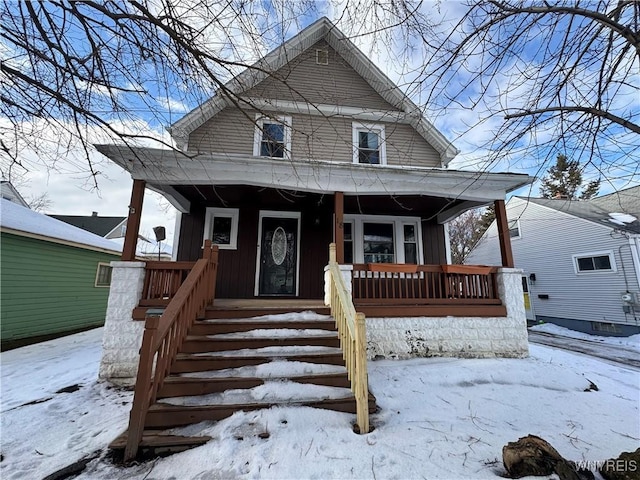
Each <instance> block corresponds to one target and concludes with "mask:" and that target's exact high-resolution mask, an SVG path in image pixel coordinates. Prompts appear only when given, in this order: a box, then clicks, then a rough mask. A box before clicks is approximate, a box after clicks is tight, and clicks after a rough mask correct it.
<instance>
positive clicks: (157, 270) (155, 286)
mask: <svg viewBox="0 0 640 480" xmlns="http://www.w3.org/2000/svg"><path fill="white" fill-rule="evenodd" d="M195 264H196V262H155V261H154V262H147V264H146V266H145V276H144V285H143V287H142V296H141V297H140V303H139V305H140V306H142V307H154V306H164V305H168V304H169V301H170V300H171V299H172V298H173V297H174V296H175V295H176V293H177V292H178V289H179V288H180V285H182V283H183V282H184V281H185V280H186V278H187V276H188V275H189V272H190V271H191V269H192V268H193V266H194V265H195Z"/></svg>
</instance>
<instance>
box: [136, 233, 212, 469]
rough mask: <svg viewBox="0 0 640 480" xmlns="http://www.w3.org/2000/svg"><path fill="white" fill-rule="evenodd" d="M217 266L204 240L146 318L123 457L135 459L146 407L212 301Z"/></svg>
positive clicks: (152, 399)
mask: <svg viewBox="0 0 640 480" xmlns="http://www.w3.org/2000/svg"><path fill="white" fill-rule="evenodd" d="M217 269H218V246H217V245H213V246H212V244H211V241H210V240H206V241H205V245H204V250H203V253H202V258H201V259H200V260H198V261H197V262H196V263H195V265H194V267H193V269H192V270H191V272H190V273H189V275H188V276H187V278H186V280H185V281H184V283H182V285H181V286H180V288H179V289H178V291H177V292H176V294H175V296H174V297H173V298H172V299H171V301H170V303H169V304H168V305H167V308H166V309H165V311H164V313H163V314H162V315H161V316H149V317H147V319H146V323H145V330H144V335H143V337H142V346H141V348H140V362H139V364H138V374H137V377H136V385H135V390H134V395H133V405H132V407H131V413H130V417H129V428H128V433H127V444H126V447H125V451H124V460H125V461H129V460H132V459H133V458H135V456H136V454H137V453H138V447H139V445H140V441H141V440H142V434H143V431H144V425H145V419H146V416H147V412H148V410H149V406H150V405H151V404H153V403H154V402H155V401H156V397H157V393H158V390H159V389H160V387H161V386H162V384H163V382H164V380H165V378H166V376H167V375H168V374H169V371H170V368H171V364H172V363H173V362H174V360H175V358H176V355H177V353H178V350H179V348H180V346H181V345H182V343H183V341H184V339H185V338H186V336H187V332H188V330H189V328H190V327H191V326H192V325H193V323H194V322H195V320H196V317H198V316H202V315H203V314H204V311H205V307H206V306H207V305H208V304H211V303H213V299H214V295H215V288H216V275H217Z"/></svg>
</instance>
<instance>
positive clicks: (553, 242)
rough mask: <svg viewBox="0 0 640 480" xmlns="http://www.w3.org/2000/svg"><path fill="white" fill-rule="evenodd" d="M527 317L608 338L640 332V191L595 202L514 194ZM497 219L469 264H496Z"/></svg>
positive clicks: (511, 210) (512, 220)
mask: <svg viewBox="0 0 640 480" xmlns="http://www.w3.org/2000/svg"><path fill="white" fill-rule="evenodd" d="M506 210H507V218H508V220H509V228H510V233H511V244H512V248H513V256H514V261H515V265H516V267H517V268H521V269H523V270H524V272H525V276H524V277H523V282H524V286H525V292H526V288H527V287H528V290H529V294H528V296H529V298H527V293H525V304H527V307H528V308H527V318H528V319H529V320H535V321H541V322H551V323H555V324H557V325H561V326H564V327H567V328H571V329H573V330H578V331H582V332H587V333H597V334H603V335H633V334H636V333H640V221H639V218H640V186H636V187H632V188H628V189H626V190H622V191H619V192H616V193H612V194H609V195H604V196H601V197H597V198H594V199H591V200H566V199H546V198H524V197H512V198H511V199H510V200H509V201H508V202H507V205H506ZM497 245H498V239H497V231H496V223H495V221H494V222H493V224H491V226H490V227H489V228H488V229H487V231H486V232H485V234H484V235H483V237H482V238H481V239H480V241H479V242H478V244H477V245H476V247H475V248H474V250H473V251H472V252H471V254H470V255H469V257H468V258H467V259H466V263H469V264H497V263H498V262H499V261H500V252H499V250H498V249H497Z"/></svg>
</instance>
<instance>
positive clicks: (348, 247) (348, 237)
mask: <svg viewBox="0 0 640 480" xmlns="http://www.w3.org/2000/svg"><path fill="white" fill-rule="evenodd" d="M342 228H343V231H344V263H353V223H352V222H344V223H343V224H342Z"/></svg>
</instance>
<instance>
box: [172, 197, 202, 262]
mask: <svg viewBox="0 0 640 480" xmlns="http://www.w3.org/2000/svg"><path fill="white" fill-rule="evenodd" d="M204 212H205V210H204V207H201V206H198V205H196V206H194V207H192V209H191V213H183V214H182V219H181V220H180V240H179V244H178V255H177V260H178V261H179V262H182V261H188V262H192V261H195V260H197V259H198V258H200V257H201V256H202V255H201V252H202V250H201V249H202V241H203V235H204Z"/></svg>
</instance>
